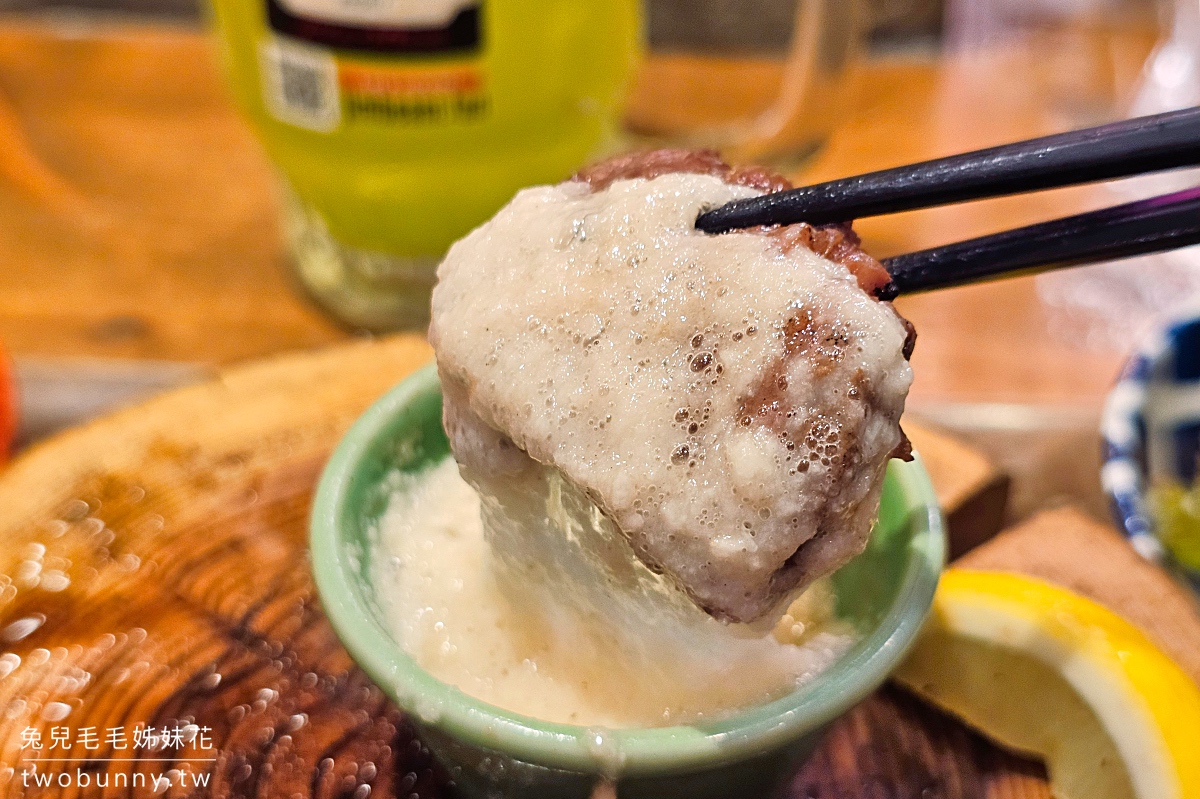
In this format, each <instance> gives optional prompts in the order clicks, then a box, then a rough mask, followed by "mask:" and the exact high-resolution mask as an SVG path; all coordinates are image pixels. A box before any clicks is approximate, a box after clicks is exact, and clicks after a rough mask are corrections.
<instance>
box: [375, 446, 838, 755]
mask: <svg viewBox="0 0 1200 799" xmlns="http://www.w3.org/2000/svg"><path fill="white" fill-rule="evenodd" d="M394 479H395V480H396V483H395V485H396V488H395V491H394V493H393V495H392V499H391V503H390V505H389V507H388V509H387V512H386V513H385V514H384V516H383V518H382V519H381V520H380V522H379V525H378V528H377V529H376V530H375V531H374V535H375V536H376V546H377V547H378V550H379V552H380V555H381V557H379V558H378V559H377V560H376V572H375V575H374V579H375V582H376V590H377V594H378V596H379V597H380V598H381V604H382V606H383V609H384V611H385V614H386V616H387V618H388V620H389V622H390V624H391V627H392V632H393V634H394V635H395V637H396V639H397V640H398V641H399V642H400V643H401V644H402V645H403V646H404V648H405V649H406V650H407V651H408V652H409V653H410V654H412V656H413V657H414V658H415V659H416V660H417V662H418V663H420V665H421V666H422V667H423V668H425V669H426V670H427V671H429V672H430V673H431V674H432V675H433V676H435V677H437V678H438V679H440V680H442V681H443V682H447V683H449V684H451V685H455V686H458V687H459V688H460V689H462V690H463V691H465V692H466V693H468V694H470V695H471V696H474V697H476V698H478V699H481V700H483V701H485V702H488V703H490V704H494V705H497V706H499V707H502V708H505V709H507V710H510V711H513V712H516V713H521V714H524V715H528V716H532V717H535V718H540V719H545V720H549V721H557V722H562V723H568V724H577V725H582V726H586V727H589V728H593V733H594V734H593V735H592V736H591V738H589V740H593V739H594V740H595V741H599V743H595V744H594V745H595V746H601V747H602V746H603V744H604V741H605V738H604V735H603V732H602V730H603V729H604V728H618V727H637V726H663V725H668V724H680V723H688V722H693V721H697V720H700V719H704V718H713V717H719V716H722V715H726V714H728V713H730V712H732V711H734V710H737V709H739V708H742V707H745V706H748V705H752V704H757V703H760V702H763V701H766V700H768V699H770V698H772V697H774V696H778V695H780V694H782V693H784V692H787V691H789V690H791V689H793V688H794V687H795V686H797V685H798V684H800V683H803V682H804V681H806V680H808V679H810V678H811V677H812V676H814V675H815V674H817V673H819V672H820V671H822V670H823V669H824V668H825V667H826V666H827V665H828V664H829V663H830V662H832V661H833V660H834V659H835V658H837V657H838V656H839V655H840V654H841V653H842V652H844V651H845V649H846V648H847V647H848V646H849V645H850V643H851V642H852V641H853V634H852V632H851V630H850V629H849V628H847V627H846V626H845V625H843V624H841V623H839V622H837V621H836V620H835V619H834V617H833V612H832V601H831V594H830V593H829V591H828V589H827V587H826V586H824V585H823V584H818V585H817V586H815V587H814V588H813V589H811V590H810V591H808V592H806V593H805V594H804V595H803V596H802V597H801V598H800V599H799V600H797V602H796V603H795V604H794V605H793V607H791V608H790V609H789V611H788V615H786V616H785V617H784V619H783V621H781V622H780V623H779V625H777V626H775V627H774V628H772V627H770V626H766V627H763V628H754V627H750V626H747V625H739V624H726V623H723V622H719V621H717V620H715V619H713V618H711V617H710V616H708V615H707V614H705V613H704V612H703V611H701V610H699V609H698V608H696V607H695V606H694V605H692V604H691V603H690V602H688V601H687V600H686V598H685V597H683V596H682V595H680V594H679V592H678V591H676V590H675V589H674V588H673V587H670V586H669V585H668V584H666V583H664V582H662V581H661V580H659V579H658V578H656V576H655V575H653V574H651V573H649V572H648V571H646V570H645V568H644V567H640V566H630V565H629V564H636V563H637V561H635V560H634V559H633V557H632V553H631V552H629V549H628V548H629V545H628V543H627V541H626V540H625V539H624V537H623V536H621V535H619V534H617V533H616V532H615V531H614V530H612V528H611V525H610V524H609V526H608V527H607V529H605V521H604V518H603V516H602V515H601V514H599V513H598V511H597V512H595V513H594V514H593V515H592V522H594V524H590V525H589V527H588V528H584V527H582V526H578V525H577V526H574V527H572V526H571V525H572V524H576V523H577V522H578V520H579V519H581V518H584V517H585V516H586V514H585V513H582V512H580V510H579V509H578V508H570V509H568V510H569V512H562V510H561V509H560V510H559V511H556V510H555V509H554V508H551V509H550V510H551V514H550V517H556V518H550V517H548V516H547V514H546V512H545V511H546V510H547V507H546V506H545V505H542V506H541V507H540V510H541V511H542V513H541V516H542V518H543V519H547V524H548V525H549V526H548V527H547V528H546V529H541V530H534V531H533V532H534V533H535V536H534V537H532V538H531V537H527V536H525V535H524V533H526V532H529V529H528V527H527V526H524V525H526V522H527V517H524V516H521V518H522V520H523V521H521V522H518V523H516V524H520V525H523V527H522V529H521V530H517V529H515V526H516V525H515V524H513V523H510V522H509V521H508V520H511V519H513V518H514V517H513V516H512V515H506V516H503V517H499V518H497V517H495V514H494V511H495V507H492V509H491V510H492V511H493V513H492V514H489V512H488V507H487V506H488V505H489V504H494V503H495V501H496V498H495V497H488V498H484V499H483V500H481V498H480V497H479V495H478V494H477V493H476V492H475V491H474V490H473V489H472V488H471V487H470V486H469V485H468V484H467V483H466V482H464V481H463V479H462V478H461V477H460V476H459V473H458V469H457V468H456V465H455V463H454V462H453V461H452V460H450V459H446V460H445V461H443V462H442V463H441V464H440V465H438V466H436V467H434V468H432V469H430V470H428V471H426V472H424V473H421V474H419V475H397V476H396V477H395V478H394ZM532 479H533V480H534V482H535V484H530V485H527V486H526V489H527V491H526V492H525V493H524V496H520V495H510V496H507V497H504V500H505V501H506V502H508V503H515V504H516V505H517V507H515V508H514V507H513V506H512V504H510V506H509V510H510V511H514V510H515V511H516V512H517V514H518V515H520V507H519V506H520V503H522V502H530V501H532V502H533V503H535V504H536V502H537V501H538V500H536V499H531V498H532V497H537V496H540V495H541V492H542V491H543V489H545V493H546V495H550V496H554V497H556V498H557V502H559V503H560V504H563V505H571V504H572V503H577V504H578V503H583V502H584V500H583V499H582V498H580V497H578V496H571V495H570V489H569V487H567V486H564V485H563V484H562V483H561V482H557V483H553V484H552V485H551V486H550V487H549V488H547V487H546V486H545V485H541V484H536V482H537V481H541V480H551V481H553V476H552V475H551V474H549V473H548V472H542V473H539V474H537V475H534V476H533V478H532ZM515 485H516V486H518V488H517V491H518V493H520V492H521V488H520V486H521V485H522V484H521V482H520V481H518V482H517V483H516V484H515ZM564 492H566V493H565V494H564ZM529 510H530V512H531V513H534V512H536V511H537V510H539V508H537V507H530V508H529ZM489 517H490V518H489ZM485 519H489V526H487V527H485V522H484V520H485ZM559 524H565V525H566V526H567V528H568V529H566V530H563V529H561V528H557V529H556V528H555V525H559ZM506 525H507V526H508V529H505V527H506ZM551 530H553V534H554V537H555V539H556V540H555V541H548V540H547V539H546V537H545V536H540V537H539V536H537V534H538V533H547V532H550V531H551ZM488 539H491V540H492V541H493V542H496V541H497V539H499V541H500V545H499V546H496V547H495V548H493V547H491V546H489V543H488ZM597 539H600V540H597ZM538 542H540V545H539V543H538ZM529 546H533V547H536V548H538V550H539V551H538V552H537V556H536V557H531V554H532V553H531V552H530V551H529V550H528V547H529ZM596 553H600V558H601V560H603V562H602V563H597V562H596V561H595V560H594V559H593V558H594V556H595V555H596ZM606 556H607V559H605V558H606ZM630 568H633V569H638V568H640V569H641V570H642V572H644V573H643V574H640V575H635V577H636V578H638V579H633V578H630V576H629V575H628V574H626V573H624V572H623V570H626V569H630ZM656 580H658V581H657V582H656ZM642 585H650V586H655V585H657V586H659V588H660V589H661V593H655V589H654V588H651V589H649V590H648V591H638V590H633V589H632V586H642ZM434 710H435V712H436V709H434ZM418 712H421V709H420V708H418Z"/></svg>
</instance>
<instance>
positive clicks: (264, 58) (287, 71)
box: [259, 0, 489, 133]
mask: <svg viewBox="0 0 1200 799" xmlns="http://www.w3.org/2000/svg"><path fill="white" fill-rule="evenodd" d="M266 5H267V20H268V23H269V25H270V27H271V29H272V31H274V32H275V33H276V34H277V35H273V36H269V37H268V38H267V39H265V40H264V41H263V42H262V43H261V45H260V48H259V60H260V67H261V73H262V83H263V95H264V100H265V101H266V106H267V109H268V110H269V111H270V112H271V114H272V115H273V116H274V117H275V118H276V119H279V120H280V121H282V122H287V123H289V124H292V125H296V126H298V127H302V128H307V129H309V130H315V131H320V132H326V133H327V132H331V131H334V130H338V129H339V128H341V127H342V126H343V125H346V124H354V123H358V122H373V123H376V124H382V125H388V126H395V125H423V126H424V125H437V124H448V123H455V122H459V123H462V122H471V121H474V120H478V119H480V118H482V117H483V116H485V115H486V114H487V113H488V110H489V98H488V94H487V86H486V81H485V76H484V73H483V71H482V68H481V65H480V64H479V63H478V61H477V60H476V59H472V58H470V56H472V55H474V54H477V53H478V52H480V50H481V49H482V44H483V42H482V34H481V3H480V2H479V0H266ZM388 54H397V55H404V56H406V57H405V58H404V60H403V61H397V62H391V63H389V62H388V61H386V60H384V59H382V58H380V56H385V55H388ZM420 54H448V55H463V56H467V57H468V58H466V59H462V60H458V59H456V60H455V62H454V63H447V62H446V61H445V60H444V59H438V60H436V61H430V62H426V63H421V62H420V61H414V60H413V58H412V56H413V55H420ZM356 56H360V57H357V58H356ZM361 56H367V58H362V57H361Z"/></svg>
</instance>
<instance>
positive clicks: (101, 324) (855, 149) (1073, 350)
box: [0, 19, 1150, 405]
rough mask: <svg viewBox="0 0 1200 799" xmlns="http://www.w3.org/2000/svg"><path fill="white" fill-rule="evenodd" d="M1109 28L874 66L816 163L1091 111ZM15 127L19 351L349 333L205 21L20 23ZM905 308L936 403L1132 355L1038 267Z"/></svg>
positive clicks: (1123, 87)
mask: <svg viewBox="0 0 1200 799" xmlns="http://www.w3.org/2000/svg"><path fill="white" fill-rule="evenodd" d="M1095 44H1096V46H1097V47H1099V48H1100V49H1102V50H1103V51H1104V53H1105V54H1106V55H1105V59H1107V60H1106V61H1105V64H1106V68H1105V70H1104V74H1103V76H1097V75H1094V74H1080V75H1073V74H1072V73H1071V72H1070V71H1069V68H1070V65H1067V67H1064V64H1063V61H1062V57H1061V55H1055V54H1054V50H1055V48H1054V47H1050V46H1047V45H1046V44H1045V43H1044V42H1043V43H1042V44H1040V45H1039V44H1038V43H1037V42H1034V43H1033V44H1028V45H1026V46H1024V47H1016V48H1012V49H1008V50H1004V51H999V52H996V53H989V54H976V55H974V56H971V57H969V58H959V59H954V60H950V61H946V62H944V63H935V62H934V61H932V60H928V59H927V60H903V59H891V60H879V61H872V62H869V63H867V64H865V65H864V66H863V67H862V68H861V69H860V70H859V73H858V76H857V79H858V82H859V84H860V93H859V94H860V101H859V103H858V106H857V109H858V110H857V111H856V112H855V113H853V114H851V115H850V116H849V118H848V119H847V120H846V123H845V124H844V125H843V126H842V127H841V128H840V129H839V130H838V131H837V133H836V134H835V135H834V137H833V139H832V141H831V142H830V144H829V146H828V147H827V148H826V150H825V151H824V152H823V153H822V154H821V155H820V156H819V157H818V158H817V159H816V160H815V161H814V162H813V163H812V164H811V165H810V166H809V168H808V169H807V170H806V171H805V173H804V174H803V175H802V178H804V179H817V178H825V177H833V176H838V175H843V174H849V173H852V172H855V171H861V170H864V169H870V168H878V167H884V166H888V165H894V164H899V163H903V162H907V161H911V160H914V159H919V158H926V157H932V156H936V155H940V154H948V153H951V152H954V151H960V150H963V149H968V148H973V147H978V146H985V145H990V144H996V143H1000V142H1003V141H1005V140H1011V139H1015V138H1020V137H1024V136H1031V135H1037V134H1042V133H1048V132H1052V131H1055V130H1061V129H1065V128H1068V127H1071V126H1072V125H1075V124H1078V123H1079V122H1080V121H1081V117H1080V114H1079V113H1076V112H1077V111H1078V109H1074V107H1073V106H1072V105H1071V103H1070V100H1071V98H1072V97H1073V96H1074V95H1075V94H1078V93H1084V94H1087V93H1091V94H1092V95H1095V94H1097V93H1100V94H1102V95H1103V96H1105V97H1109V98H1110V100H1111V99H1114V98H1120V97H1123V96H1126V95H1127V94H1128V92H1129V90H1130V87H1131V86H1132V85H1133V82H1134V79H1135V78H1136V75H1137V70H1138V68H1139V66H1140V64H1141V61H1142V59H1143V58H1144V56H1145V54H1146V53H1147V51H1148V49H1149V46H1150V40H1149V38H1148V37H1147V36H1145V35H1143V34H1129V35H1123V36H1116V35H1114V36H1113V38H1112V39H1111V40H1110V41H1109V40H1106V41H1105V42H1098V43H1095ZM1065 68H1068V71H1067V72H1065V73H1064V71H1063V70H1064V69H1065ZM643 86H644V87H649V88H645V89H643V90H641V91H639V93H638V97H637V98H636V99H635V105H634V111H635V113H636V111H637V108H638V104H639V103H640V104H641V106H642V107H645V106H646V105H647V104H654V103H658V102H663V101H669V100H670V98H671V96H672V86H671V83H670V81H664V80H650V81H645V82H644V83H643ZM1113 108H1115V106H1111V107H1109V108H1108V109H1107V110H1106V111H1105V110H1101V111H1100V112H1099V114H1100V115H1103V113H1114V111H1113ZM1089 113H1092V114H1096V113H1097V112H1096V111H1095V110H1094V109H1093V110H1092V111H1091V112H1089ZM1084 116H1086V113H1085V114H1084ZM0 141H3V142H4V145H3V146H2V147H0V263H3V264H4V268H3V269H0V341H3V342H4V343H5V345H6V346H7V347H8V348H9V349H10V350H11V351H12V352H14V353H15V354H16V355H17V356H33V355H39V356H87V357H100V358H141V359H167V360H174V361H190V362H200V363H204V364H213V365H215V364H227V363H230V362H234V361H239V360H242V359H245V358H250V357H253V356H260V355H264V354H268V353H274V352H278V351H283V350H292V349H298V348H311V347H316V346H320V345H323V344H328V343H330V342H334V341H337V340H340V339H343V338H345V337H346V336H347V335H348V334H347V333H346V332H344V331H342V330H340V329H339V328H338V327H337V326H336V325H335V324H333V323H332V322H330V321H329V320H328V319H327V318H326V317H324V316H323V315H322V314H321V313H319V312H318V311H316V310H315V309H314V308H313V307H311V306H310V305H309V304H308V303H307V302H306V301H305V300H304V299H302V298H301V297H299V296H298V295H297V294H296V293H295V291H294V290H293V287H292V286H291V285H289V281H288V277H287V272H286V267H285V255H284V251H283V248H282V244H281V241H280V237H279V232H278V226H277V221H276V204H275V199H274V197H273V196H272V192H271V186H270V168H269V166H268V164H267V162H266V160H265V158H264V156H263V153H262V151H261V150H260V149H259V147H258V145H257V144H256V142H255V140H254V138H253V136H252V135H251V133H250V131H249V129H248V128H247V126H246V125H245V124H244V123H243V122H242V121H241V119H240V118H239V117H238V116H237V115H236V114H235V112H234V110H233V108H232V107H231V104H230V102H229V99H228V97H227V94H226V92H225V90H224V87H223V85H222V84H221V81H220V76H219V73H218V70H217V67H216V65H215V59H214V54H213V48H212V45H211V42H210V41H209V40H208V39H207V38H205V37H204V36H203V35H201V34H200V33H198V32H195V31H190V30H186V29H182V28H167V27H151V26H141V25H139V26H136V27H133V26H129V25H126V26H118V27H112V26H100V27H87V26H82V27H68V26H62V25H60V26H57V27H51V26H49V25H48V24H44V23H32V22H28V23H21V22H16V21H12V20H11V19H10V20H9V21H6V22H4V24H3V25H0ZM1096 202H1097V201H1096V200H1095V199H1094V198H1091V197H1090V196H1089V190H1075V191H1063V192H1054V193H1050V194H1047V195H1044V196H1038V197H1033V198H1019V199H1010V200H1001V201H993V202H987V203H981V204H977V205H972V206H968V207H962V208H953V209H940V210H936V211H929V212H920V213H912V214H905V215H900V216H896V217H890V218H885V219H878V220H867V221H865V222H864V223H863V224H862V225H861V230H862V232H863V233H864V235H865V238H866V241H867V246H868V247H869V248H870V249H872V251H874V252H875V253H877V254H879V255H888V254H892V253H896V252H899V251H904V250H911V249H916V248H920V247H923V246H929V245H932V244H935V243H940V242H945V241H948V240H952V239H956V238H961V237H964V236H968V235H974V234H979V233H982V232H986V231H989V230H996V229H1000V228H1004V227H1009V226H1013V225H1016V224H1022V223H1027V222H1030V221H1034V220H1036V219H1039V218H1044V217H1048V216H1052V215H1058V214H1062V213H1065V212H1069V211H1073V210H1076V209H1079V208H1081V207H1083V206H1085V205H1087V204H1089V203H1092V204H1095V203H1096ZM901 305H902V310H903V311H904V312H905V313H906V314H907V315H909V316H910V317H911V318H912V320H913V321H914V322H915V323H916V325H917V327H918V328H919V330H920V332H921V339H920V343H919V346H918V348H917V354H916V356H915V358H914V361H913V362H914V365H915V367H916V369H917V372H918V378H917V383H916V386H915V388H914V397H916V398H917V399H918V400H937V401H942V400H949V401H1020V402H1040V403H1058V404H1063V403H1075V404H1079V403H1081V404H1085V405H1095V404H1096V403H1098V402H1099V399H1100V397H1102V396H1103V393H1104V392H1105V391H1106V389H1107V387H1108V385H1109V384H1110V382H1111V380H1112V377H1113V375H1114V374H1115V372H1116V370H1117V368H1118V366H1119V363H1120V360H1121V357H1122V354H1123V352H1122V351H1123V349H1124V347H1123V346H1112V345H1107V346H1103V345H1102V346H1099V347H1096V346H1086V345H1084V344H1081V343H1080V342H1078V341H1076V340H1074V338H1075V336H1076V334H1075V333H1073V332H1072V331H1071V329H1069V328H1067V329H1065V331H1064V329H1063V325H1061V324H1059V323H1058V322H1060V321H1061V320H1060V319H1056V317H1055V311H1054V309H1052V308H1049V307H1047V306H1046V305H1045V304H1044V303H1043V302H1042V301H1041V300H1039V298H1038V295H1037V291H1036V288H1035V285H1034V282H1033V281H1032V279H1020V280H1012V281H1008V282H1006V283H1002V284H993V285H988V286H981V287H972V288H966V289H959V290H954V291H947V292H942V293H940V294H937V295H930V296H924V297H914V298H910V299H906V300H904V301H903V302H902V303H901Z"/></svg>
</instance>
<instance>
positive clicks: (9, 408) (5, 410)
mask: <svg viewBox="0 0 1200 799" xmlns="http://www.w3.org/2000/svg"><path fill="white" fill-rule="evenodd" d="M16 434H17V383H16V381H15V380H14V379H13V369H12V361H10V360H9V359H8V353H6V352H5V351H4V350H3V349H2V348H0V464H3V463H5V462H6V461H7V460H8V456H9V451H10V450H11V449H12V443H13V438H14V437H16Z"/></svg>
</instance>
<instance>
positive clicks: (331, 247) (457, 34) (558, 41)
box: [213, 0, 640, 331]
mask: <svg viewBox="0 0 1200 799" xmlns="http://www.w3.org/2000/svg"><path fill="white" fill-rule="evenodd" d="M213 11H214V18H215V23H216V26H217V29H218V31H219V33H220V41H221V46H222V56H223V60H224V62H225V65H226V69H227V72H228V75H229V78H230V81H231V83H232V85H233V89H234V94H235V96H236V99H237V101H238V103H239V105H240V106H241V107H242V109H243V110H244V112H245V113H246V114H247V115H248V116H249V117H250V120H251V121H252V123H253V125H254V127H255V129H256V131H257V132H258V135H259V137H260V139H261V140H262V142H263V145H264V146H265V147H266V149H267V152H268V154H269V155H270V157H271V159H272V160H273V161H274V163H275V164H276V166H277V167H278V169H279V172H280V175H281V178H282V179H281V181H280V185H281V186H282V190H283V195H284V198H283V201H284V232H285V235H286V237H287V239H288V244H289V246H290V248H291V250H292V255H293V258H294V262H295V266H296V269H297V274H298V276H299V278H300V281H301V283H302V284H303V285H304V287H305V288H306V289H307V290H308V291H309V292H310V293H311V294H312V295H313V297H314V298H315V299H316V300H317V301H318V302H319V303H321V304H322V305H324V306H325V307H326V308H327V309H329V310H330V311H332V312H333V313H334V315H335V316H337V317H338V318H339V319H341V320H342V321H344V322H345V323H347V324H349V325H351V326H354V327H359V328H365V329H369V330H375V331H381V330H392V329H398V328H402V327H421V326H423V325H424V324H425V323H426V322H427V321H428V313H429V308H428V305H429V291H430V288H431V287H432V284H433V278H434V269H435V267H436V264H437V262H438V260H439V259H440V258H441V255H442V254H443V253H444V252H445V250H446V248H447V247H448V246H449V245H450V243H451V242H453V241H454V240H455V239H457V238H459V237H461V236H463V235H464V234H466V233H467V232H468V231H470V230H471V229H472V228H473V227H475V226H476V225H478V224H479V223H481V222H483V221H484V220H485V219H487V218H488V217H489V216H491V215H492V214H493V213H494V212H495V211H496V210H497V209H498V208H499V207H500V206H501V205H503V204H504V203H505V202H507V201H508V199H509V198H510V197H511V196H512V195H513V193H514V192H516V190H517V189H519V188H521V187H523V186H527V185H531V184H536V183H547V182H554V181H558V180H561V179H563V178H564V177H566V176H567V175H568V174H570V173H571V171H572V170H574V169H576V168H577V167H579V166H580V165H581V164H582V163H584V162H585V161H587V160H588V159H589V158H592V157H594V156H595V155H596V154H597V153H598V152H599V151H600V149H602V148H603V147H604V146H605V144H606V143H607V142H608V141H609V139H608V137H609V136H610V134H611V133H612V129H613V127H614V126H615V121H616V116H617V108H618V102H619V100H620V98H621V94H622V90H623V88H624V85H625V81H626V79H627V78H628V76H629V73H630V71H631V68H632V66H633V63H634V60H635V57H636V53H637V49H638V43H639V24H640V19H639V2H638V0H213Z"/></svg>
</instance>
